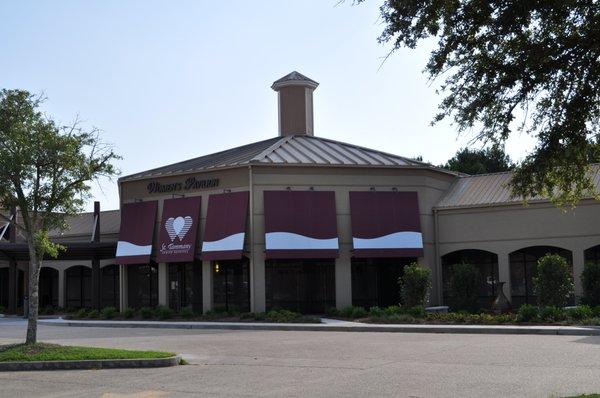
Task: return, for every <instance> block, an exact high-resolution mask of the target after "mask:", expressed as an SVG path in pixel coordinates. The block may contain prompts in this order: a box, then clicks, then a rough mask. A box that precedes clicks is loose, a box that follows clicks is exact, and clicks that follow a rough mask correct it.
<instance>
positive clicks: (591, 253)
mask: <svg viewBox="0 0 600 398" xmlns="http://www.w3.org/2000/svg"><path fill="white" fill-rule="evenodd" d="M583 255H584V257H585V262H586V263H594V264H600V245H596V246H593V247H590V248H589V249H587V250H586V251H585V252H583Z"/></svg>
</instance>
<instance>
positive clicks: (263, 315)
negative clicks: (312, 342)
mask: <svg viewBox="0 0 600 398" xmlns="http://www.w3.org/2000/svg"><path fill="white" fill-rule="evenodd" d="M72 317H73V318H74V319H115V318H119V319H133V318H141V319H145V320H156V319H158V320H167V319H187V320H198V321H214V320H219V319H226V320H240V321H257V322H277V323H290V322H294V323H319V322H321V320H320V319H319V318H317V317H311V316H307V315H302V314H299V313H297V312H293V311H289V310H282V309H273V310H271V311H268V312H260V313H252V312H246V313H240V312H237V311H229V312H225V311H209V312H207V313H206V314H195V313H194V312H193V311H192V308H191V307H184V308H182V309H181V311H180V312H179V313H176V312H175V311H173V310H172V309H171V308H169V307H165V306H162V305H159V306H157V307H156V308H150V307H142V308H140V309H139V310H135V309H133V308H126V309H125V311H123V312H122V313H119V312H118V311H117V309H116V308H114V307H105V308H103V309H102V310H100V311H98V310H95V309H88V308H81V309H79V310H78V311H76V312H75V313H74V314H73V315H72Z"/></svg>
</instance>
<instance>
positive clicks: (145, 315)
mask: <svg viewBox="0 0 600 398" xmlns="http://www.w3.org/2000/svg"><path fill="white" fill-rule="evenodd" d="M140 316H141V317H142V319H150V318H152V317H153V316H154V310H153V309H152V308H150V307H142V308H140Z"/></svg>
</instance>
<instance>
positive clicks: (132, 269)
mask: <svg viewBox="0 0 600 398" xmlns="http://www.w3.org/2000/svg"><path fill="white" fill-rule="evenodd" d="M126 269H127V290H128V295H127V298H128V306H129V307H132V308H142V307H156V306H157V305H158V265H157V264H156V263H150V264H131V265H127V266H126Z"/></svg>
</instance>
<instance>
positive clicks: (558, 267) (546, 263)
mask: <svg viewBox="0 0 600 398" xmlns="http://www.w3.org/2000/svg"><path fill="white" fill-rule="evenodd" d="M536 274H537V276H535V277H534V278H533V284H534V289H535V293H536V295H537V300H538V304H539V305H540V306H548V307H559V308H562V307H564V306H565V305H567V302H568V301H569V298H570V297H571V295H572V294H573V288H574V285H573V276H572V275H571V267H570V266H569V264H568V263H567V260H565V258H564V257H562V256H560V255H558V254H546V255H545V256H543V257H542V258H540V259H539V260H538V263H537V273H536ZM540 317H541V314H540Z"/></svg>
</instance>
